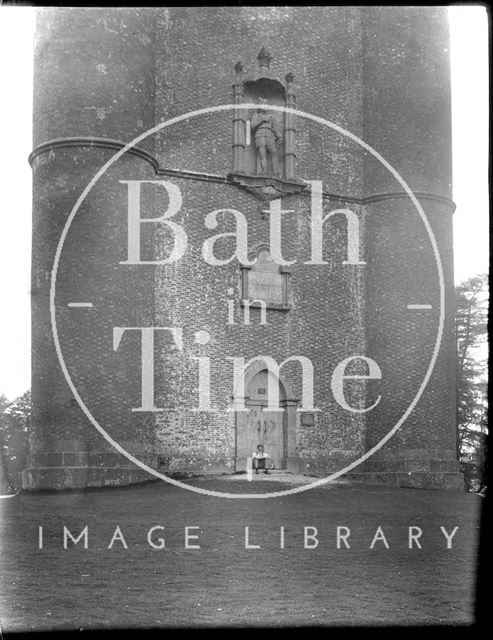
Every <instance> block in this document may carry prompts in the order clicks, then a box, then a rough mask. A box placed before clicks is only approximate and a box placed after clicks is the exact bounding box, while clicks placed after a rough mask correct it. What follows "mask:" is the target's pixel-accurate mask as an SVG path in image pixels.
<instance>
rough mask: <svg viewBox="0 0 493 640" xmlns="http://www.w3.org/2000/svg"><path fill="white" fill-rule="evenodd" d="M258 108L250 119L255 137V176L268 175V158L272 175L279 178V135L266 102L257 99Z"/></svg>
mask: <svg viewBox="0 0 493 640" xmlns="http://www.w3.org/2000/svg"><path fill="white" fill-rule="evenodd" d="M259 104H260V106H259V108H258V110H257V113H255V114H254V115H253V117H252V131H253V134H254V136H255V148H256V150H257V175H263V176H265V175H268V168H267V165H268V156H270V159H271V163H272V171H273V174H274V175H275V176H277V177H280V175H281V170H280V166H279V158H278V155H277V154H278V149H279V148H280V146H281V140H282V138H281V135H280V134H279V132H278V131H277V123H276V120H275V117H274V116H273V115H272V114H269V113H267V108H266V105H267V100H265V99H263V98H260V99H259Z"/></svg>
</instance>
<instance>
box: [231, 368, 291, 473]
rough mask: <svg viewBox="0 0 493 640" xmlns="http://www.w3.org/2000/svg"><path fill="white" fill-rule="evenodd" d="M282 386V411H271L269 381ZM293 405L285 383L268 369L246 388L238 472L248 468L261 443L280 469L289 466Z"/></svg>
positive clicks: (238, 432) (238, 420)
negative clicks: (269, 408) (249, 459)
mask: <svg viewBox="0 0 493 640" xmlns="http://www.w3.org/2000/svg"><path fill="white" fill-rule="evenodd" d="M269 377H272V378H273V380H272V382H273V383H274V384H277V385H278V386H279V411H272V410H270V411H269V410H268V394H267V392H268V380H269ZM290 407H292V408H294V410H295V407H293V403H292V402H290V401H289V400H288V398H287V394H286V388H285V386H284V384H283V383H282V382H281V380H279V378H277V377H276V376H274V374H272V372H269V371H268V370H267V369H262V370H260V371H258V372H257V373H255V374H254V375H253V376H252V377H251V378H250V380H249V381H248V382H247V386H246V389H245V408H246V411H240V412H237V414H236V465H235V468H236V471H243V470H245V469H246V463H247V458H249V457H250V456H251V455H252V452H253V451H255V449H256V448H257V445H258V444H263V445H264V450H265V452H266V453H268V454H269V456H270V457H271V459H272V462H273V463H274V467H275V468H276V469H285V468H286V467H287V463H288V455H289V452H288V444H289V440H290V438H289V437H288V426H289V424H290V422H292V417H293V416H292V415H291V414H292V411H291V410H290Z"/></svg>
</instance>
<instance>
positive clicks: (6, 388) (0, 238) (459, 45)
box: [0, 5, 489, 400]
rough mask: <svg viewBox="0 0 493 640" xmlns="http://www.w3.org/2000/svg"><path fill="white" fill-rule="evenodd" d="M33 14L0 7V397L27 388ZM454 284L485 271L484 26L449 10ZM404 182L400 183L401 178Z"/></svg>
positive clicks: (478, 15) (468, 11) (483, 19)
mask: <svg viewBox="0 0 493 640" xmlns="http://www.w3.org/2000/svg"><path fill="white" fill-rule="evenodd" d="M34 13H35V11H34V9H33V8H31V7H5V6H1V7H0V82H1V85H0V86H1V88H2V99H1V100H0V140H1V146H0V171H1V173H0V176H1V182H0V289H1V297H0V300H1V301H2V308H1V312H0V394H2V393H3V394H5V395H6V396H7V398H8V399H9V400H13V399H15V398H16V397H17V396H18V395H20V394H22V393H23V392H24V391H26V390H27V389H28V388H29V387H30V357H31V356H30V354H31V351H30V350H31V346H30V330H31V329H30V250H31V210H32V193H31V180H32V177H31V168H30V167H29V164H28V162H27V157H28V155H29V153H30V152H31V150H32V124H31V122H32V75H33V68H32V64H33V63H32V60H33V35H34ZM449 15H450V28H451V46H450V49H451V68H452V122H453V125H452V126H453V130H452V135H453V183H454V200H455V202H456V204H457V210H456V212H455V214H454V250H455V258H454V260H455V264H454V266H455V279H456V282H460V281H462V280H464V279H466V278H469V277H471V276H474V275H475V274H477V273H480V272H485V271H487V270H488V250H489V249H488V207H489V202H488V22H487V14H486V9H485V8H484V7H481V6H471V5H468V6H454V7H449ZM404 178H405V176H404Z"/></svg>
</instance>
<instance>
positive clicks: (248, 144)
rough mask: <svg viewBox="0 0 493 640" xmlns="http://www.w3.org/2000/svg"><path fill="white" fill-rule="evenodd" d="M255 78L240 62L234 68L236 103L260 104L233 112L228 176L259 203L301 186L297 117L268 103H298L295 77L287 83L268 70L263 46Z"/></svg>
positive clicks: (293, 191) (282, 104)
mask: <svg viewBox="0 0 493 640" xmlns="http://www.w3.org/2000/svg"><path fill="white" fill-rule="evenodd" d="M257 60H258V65H259V69H258V72H257V74H256V76H255V77H249V76H246V74H245V69H244V67H243V65H242V64H241V62H237V64H236V66H235V72H236V76H235V82H234V84H233V98H234V104H237V105H240V104H245V103H250V104H256V105H258V106H257V108H256V109H255V110H253V109H245V110H243V109H239V110H237V111H235V112H234V115H233V171H232V173H230V174H229V176H228V178H229V180H230V181H231V182H233V183H234V184H236V185H237V186H239V187H241V188H243V189H245V190H247V191H249V192H250V193H253V194H254V195H255V196H257V197H258V198H259V199H260V200H261V201H262V202H268V201H269V200H274V199H276V198H282V197H283V196H286V195H290V194H293V193H300V192H301V191H303V189H305V186H306V185H305V184H304V183H302V182H301V181H299V180H297V179H296V177H295V161H296V149H295V136H296V128H295V116H294V115H293V114H291V113H283V112H282V111H273V110H269V105H276V106H277V105H279V106H285V107H292V108H294V107H295V106H296V96H295V92H294V86H293V83H294V75H293V74H292V73H288V74H287V75H286V77H285V84H282V83H281V82H280V81H279V80H278V79H276V78H274V77H273V76H272V74H271V71H270V63H271V60H272V56H271V55H270V54H269V52H268V51H267V50H266V49H265V47H262V49H261V50H260V53H259V54H258V56H257Z"/></svg>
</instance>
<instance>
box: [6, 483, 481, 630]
mask: <svg viewBox="0 0 493 640" xmlns="http://www.w3.org/2000/svg"><path fill="white" fill-rule="evenodd" d="M190 482H191V481H190ZM193 482H194V483H196V484H197V485H200V486H201V487H204V488H208V489H213V490H216V491H231V492H232V491H238V492H245V493H246V492H249V491H251V490H252V487H255V489H254V490H258V491H263V490H265V491H273V490H280V489H285V488H289V487H288V485H285V484H282V483H281V482H277V481H275V480H274V479H272V478H270V479H269V481H268V482H267V481H266V482H265V483H264V482H263V481H262V479H261V478H259V479H255V482H251V483H248V482H247V481H246V480H243V479H241V480H238V479H235V480H234V481H233V480H228V479H224V478H208V479H205V478H204V479H195V480H194V481H193ZM480 507H481V498H480V497H479V496H477V495H472V494H465V493H461V492H458V491H457V492H456V491H424V490H413V489H394V488H384V487H365V488H362V487H356V486H352V487H351V486H342V485H331V486H328V487H324V488H319V489H314V490H310V491H307V492H305V493H300V494H296V495H292V496H286V497H281V498H273V499H268V500H249V499H246V500H226V499H219V498H216V497H209V496H202V495H197V494H194V493H192V492H189V491H185V490H184V489H180V488H177V487H173V486H169V485H167V484H165V483H162V482H156V483H150V484H145V485H140V486H134V487H127V488H115V489H102V490H92V491H86V492H67V493H59V494H56V493H40V494H20V495H18V496H16V497H14V498H9V499H3V500H0V527H1V531H0V534H1V538H0V552H1V555H0V559H1V570H0V574H1V577H0V620H1V624H2V626H3V629H4V631H5V630H6V631H21V630H22V631H25V630H32V629H38V630H48V629H68V628H70V629H80V628H84V629H87V628H95V627H112V628H115V627H127V628H128V627H136V626H137V627H166V626H171V627H182V626H197V625H215V626H223V625H227V626H231V625H242V626H255V625H261V626H286V625H289V626H295V625H389V624H402V625H415V624H416V625H428V624H430V625H433V624H468V623H472V622H473V600H474V581H475V571H476V552H477V544H478V533H479V511H480ZM64 525H65V526H66V527H67V528H68V530H69V531H70V532H71V534H72V535H73V536H74V537H76V536H77V535H78V534H79V533H80V532H81V531H82V529H83V528H84V527H85V526H86V525H87V526H88V548H87V549H85V548H84V546H83V544H84V540H83V539H81V540H80V541H79V542H78V543H77V544H76V545H74V544H73V543H72V542H71V541H70V540H68V545H67V547H68V548H67V549H64V548H63V546H64V545H63V527H64ZM40 526H41V527H43V548H42V549H39V548H38V546H39V540H38V536H39V527H40ZM117 526H119V527H120V532H121V535H119V534H118V533H117V535H116V538H115V540H114V543H113V546H112V548H111V549H108V546H109V544H110V541H111V539H112V537H115V536H114V534H115V529H116V527H117ZM155 526H161V527H164V529H159V530H155V531H154V532H153V533H152V534H151V540H152V541H153V543H154V544H156V545H159V544H160V542H159V540H160V539H162V538H164V539H165V543H164V544H165V547H164V548H163V549H154V548H152V547H151V546H150V545H149V543H148V540H147V535H148V531H149V529H151V528H152V527H155ZM246 526H248V527H249V544H251V545H257V546H259V547H260V548H245V527H246ZM338 526H339V527H347V528H348V529H349V530H350V534H349V537H348V538H346V540H347V543H348V544H349V545H350V548H349V549H348V548H346V546H345V544H344V542H343V541H342V540H340V546H341V548H340V549H338V548H337V538H336V528H337V527H338ZM379 526H381V530H380V533H379V535H377V538H378V539H377V540H376V541H375V544H374V548H373V549H370V545H371V543H372V541H373V539H374V537H375V534H376V533H377V531H378V527H379ZM410 526H416V527H420V529H421V531H422V534H421V537H420V538H419V540H418V541H419V542H420V543H421V546H422V548H421V549H418V548H417V547H416V546H414V547H413V548H412V549H409V548H408V535H409V529H408V527H410ZM456 526H457V527H458V529H457V531H456V533H455V535H454V537H453V538H452V542H451V546H452V548H451V549H447V541H446V538H445V536H444V534H443V532H442V531H441V530H440V527H444V528H445V530H446V532H447V533H448V534H451V532H452V530H453V529H454V527H456ZM185 527H198V528H197V529H189V531H188V534H189V536H192V535H196V536H198V538H191V537H190V538H189V545H200V548H199V549H193V548H186V545H185ZM281 527H284V548H281ZM305 527H315V528H316V529H317V536H316V538H317V540H318V546H317V547H316V548H305V544H304V533H305V531H304V528H305ZM416 531H417V530H414V532H416ZM314 533H315V530H314V529H307V535H308V534H314ZM340 533H341V534H344V533H346V534H347V529H341V530H340ZM382 534H383V535H382ZM122 536H123V538H124V541H125V544H126V545H127V546H128V548H125V547H124V544H123V541H122V540H121V537H122ZM383 536H385V541H386V542H387V545H388V546H389V548H386V546H385V544H384V541H383V539H382V538H383ZM161 544H162V543H161ZM315 544H316V541H315V538H313V537H312V538H309V537H308V538H307V546H313V547H314V545H315Z"/></svg>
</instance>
